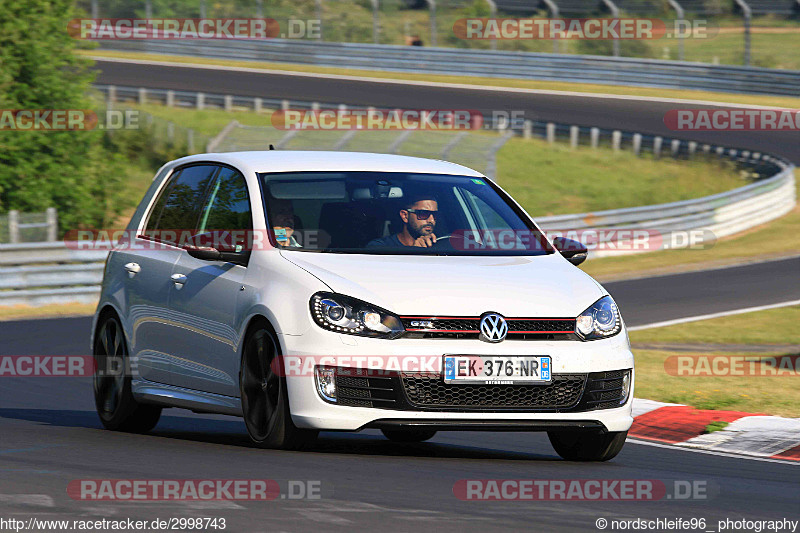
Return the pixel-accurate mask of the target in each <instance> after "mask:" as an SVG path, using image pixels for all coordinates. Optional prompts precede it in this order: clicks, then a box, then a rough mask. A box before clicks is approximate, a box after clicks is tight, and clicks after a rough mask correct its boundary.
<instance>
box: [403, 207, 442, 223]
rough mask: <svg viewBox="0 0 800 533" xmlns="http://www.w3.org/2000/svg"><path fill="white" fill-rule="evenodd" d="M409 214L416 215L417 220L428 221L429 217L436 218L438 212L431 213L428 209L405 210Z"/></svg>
mask: <svg viewBox="0 0 800 533" xmlns="http://www.w3.org/2000/svg"><path fill="white" fill-rule="evenodd" d="M406 211H408V212H409V213H414V214H415V215H417V218H418V219H419V220H428V219H429V218H430V216H431V215H433V216H436V214H437V213H438V212H439V211H431V210H430V209H406Z"/></svg>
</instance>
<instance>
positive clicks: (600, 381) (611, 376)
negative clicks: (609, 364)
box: [581, 370, 630, 411]
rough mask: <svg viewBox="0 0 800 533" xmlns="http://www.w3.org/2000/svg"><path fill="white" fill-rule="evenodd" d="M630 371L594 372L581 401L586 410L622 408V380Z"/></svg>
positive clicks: (590, 376) (590, 375)
mask: <svg viewBox="0 0 800 533" xmlns="http://www.w3.org/2000/svg"><path fill="white" fill-rule="evenodd" d="M628 373H630V370H613V371H610V372H592V373H591V374H589V380H588V382H587V384H586V392H585V393H584V394H583V398H582V399H581V406H582V407H583V408H584V410H586V411H589V410H593V409H613V408H614V407H619V406H620V400H621V399H622V394H623V390H622V380H623V378H624V377H625V375H626V374H628Z"/></svg>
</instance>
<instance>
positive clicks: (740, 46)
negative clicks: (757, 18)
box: [665, 26, 800, 70]
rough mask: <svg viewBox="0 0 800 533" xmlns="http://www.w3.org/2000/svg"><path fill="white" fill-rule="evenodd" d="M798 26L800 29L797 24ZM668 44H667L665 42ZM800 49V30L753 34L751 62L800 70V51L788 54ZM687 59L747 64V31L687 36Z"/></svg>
mask: <svg viewBox="0 0 800 533" xmlns="http://www.w3.org/2000/svg"><path fill="white" fill-rule="evenodd" d="M795 29H800V27H798V26H796V27H795ZM665 46H666V45H665ZM669 49H670V54H671V56H672V59H676V58H677V53H678V52H677V50H678V48H677V44H673V45H672V46H670V47H669ZM798 49H800V32H797V33H794V32H792V33H753V34H752V35H751V50H750V55H751V57H750V64H751V65H752V66H754V67H766V68H779V69H791V70H799V69H800V54H797V53H786V52H787V51H788V50H798ZM685 50H686V52H685V53H686V60H687V61H700V62H703V63H711V62H713V61H714V58H717V60H718V61H719V63H721V64H723V65H742V64H744V63H743V61H744V34H742V33H721V34H719V35H716V36H714V37H713V38H710V39H687V40H686V44H685Z"/></svg>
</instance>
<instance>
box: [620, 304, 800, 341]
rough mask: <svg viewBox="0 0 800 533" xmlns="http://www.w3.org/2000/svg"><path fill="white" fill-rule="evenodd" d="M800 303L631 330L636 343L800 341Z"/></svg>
mask: <svg viewBox="0 0 800 533" xmlns="http://www.w3.org/2000/svg"><path fill="white" fill-rule="evenodd" d="M798 325H800V306H797V307H780V308H777V309H768V310H766V311H757V312H754V313H745V314H741V315H731V316H726V317H721V318H713V319H710V320H700V321H698V322H688V323H686V324H678V325H675V326H667V327H663V328H652V329H643V330H640V331H631V332H630V334H629V335H630V338H631V342H633V343H652V342H658V343H662V342H663V343H689V344H693V343H714V344H800V327H798Z"/></svg>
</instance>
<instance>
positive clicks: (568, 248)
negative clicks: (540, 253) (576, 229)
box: [553, 237, 589, 266]
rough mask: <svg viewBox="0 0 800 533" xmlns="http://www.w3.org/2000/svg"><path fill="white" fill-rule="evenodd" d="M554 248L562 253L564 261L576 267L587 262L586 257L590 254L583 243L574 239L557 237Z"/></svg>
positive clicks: (554, 240)
mask: <svg viewBox="0 0 800 533" xmlns="http://www.w3.org/2000/svg"><path fill="white" fill-rule="evenodd" d="M553 246H554V247H555V249H556V250H558V251H559V252H561V255H562V256H564V259H566V260H567V261H569V262H570V263H572V264H573V265H575V266H578V265H580V264H581V263H583V262H584V261H586V256H587V255H588V254H589V250H587V249H586V246H584V245H583V243H580V242H578V241H574V240H572V239H565V238H564V237H556V238H555V239H553Z"/></svg>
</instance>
